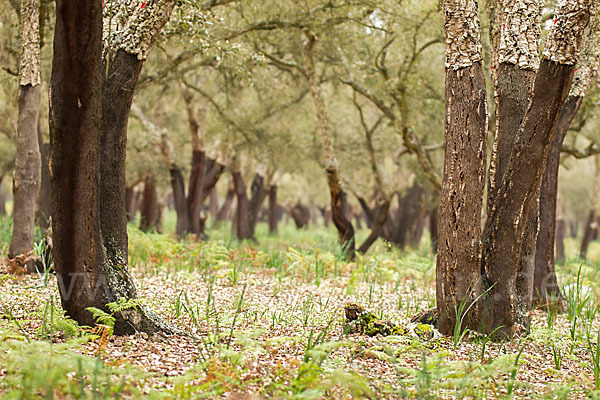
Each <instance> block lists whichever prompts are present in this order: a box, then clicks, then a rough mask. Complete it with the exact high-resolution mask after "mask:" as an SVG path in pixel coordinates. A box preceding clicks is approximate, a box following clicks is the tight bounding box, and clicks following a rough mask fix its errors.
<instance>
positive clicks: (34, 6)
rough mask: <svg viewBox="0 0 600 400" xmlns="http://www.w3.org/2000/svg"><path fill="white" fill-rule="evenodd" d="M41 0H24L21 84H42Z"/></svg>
mask: <svg viewBox="0 0 600 400" xmlns="http://www.w3.org/2000/svg"><path fill="white" fill-rule="evenodd" d="M39 19H40V1H39V0H23V2H22V4H21V15H20V24H21V25H20V35H21V62H20V65H19V85H21V86H27V85H31V86H36V85H39V84H40V33H39Z"/></svg>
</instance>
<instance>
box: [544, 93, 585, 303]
mask: <svg viewBox="0 0 600 400" xmlns="http://www.w3.org/2000/svg"><path fill="white" fill-rule="evenodd" d="M582 100H583V98H582V97H573V96H569V97H568V98H567V101H566V102H565V105H564V106H563V109H562V112H561V115H560V119H559V121H558V125H557V127H556V134H555V136H554V139H553V140H552V143H551V144H550V150H549V154H548V159H547V161H546V170H545V171H544V176H543V178H542V186H541V189H540V206H539V216H540V231H539V233H538V239H537V243H536V254H535V272H534V287H533V304H535V305H542V304H547V303H548V302H549V301H550V299H551V298H555V299H562V295H561V292H560V288H559V286H558V280H557V278H556V271H555V263H554V243H555V235H556V193H557V192H558V170H559V166H560V149H561V147H562V144H563V141H564V139H565V136H566V134H567V130H568V128H569V125H570V124H571V121H572V119H573V117H574V116H575V114H576V113H577V110H578V109H579V107H580V105H581V102H582ZM563 254H564V253H563Z"/></svg>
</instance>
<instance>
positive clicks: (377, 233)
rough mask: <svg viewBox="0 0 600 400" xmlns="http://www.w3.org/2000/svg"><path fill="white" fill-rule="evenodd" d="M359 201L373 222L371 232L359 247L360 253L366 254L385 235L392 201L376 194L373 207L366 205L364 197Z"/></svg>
mask: <svg viewBox="0 0 600 400" xmlns="http://www.w3.org/2000/svg"><path fill="white" fill-rule="evenodd" d="M359 202H360V203H361V206H362V208H363V210H364V211H365V215H367V218H368V220H369V221H370V224H371V233H370V234H369V236H368V237H367V238H366V239H365V241H364V242H363V243H362V244H361V245H360V247H359V248H358V252H359V253H361V254H365V253H366V252H367V251H368V250H369V248H370V247H371V246H372V245H373V243H375V241H376V240H377V239H378V238H379V237H382V236H385V232H384V226H385V224H386V222H387V220H388V216H389V211H390V201H389V199H388V198H387V197H385V196H384V195H381V194H380V195H376V196H375V207H373V209H370V208H369V207H368V206H367V205H366V202H365V201H364V199H359ZM367 210H368V211H367Z"/></svg>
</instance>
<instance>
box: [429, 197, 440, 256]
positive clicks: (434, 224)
mask: <svg viewBox="0 0 600 400" xmlns="http://www.w3.org/2000/svg"><path fill="white" fill-rule="evenodd" d="M437 232H438V206H435V207H433V208H432V209H431V210H430V212H429V237H430V239H431V249H432V251H433V252H434V253H437V250H438V237H437Z"/></svg>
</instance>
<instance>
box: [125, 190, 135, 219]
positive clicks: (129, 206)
mask: <svg viewBox="0 0 600 400" xmlns="http://www.w3.org/2000/svg"><path fill="white" fill-rule="evenodd" d="M135 186H136V185H133V186H127V188H126V189H125V212H126V213H127V222H133V221H135V215H136V214H137V201H136V200H137V192H136V190H135Z"/></svg>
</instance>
